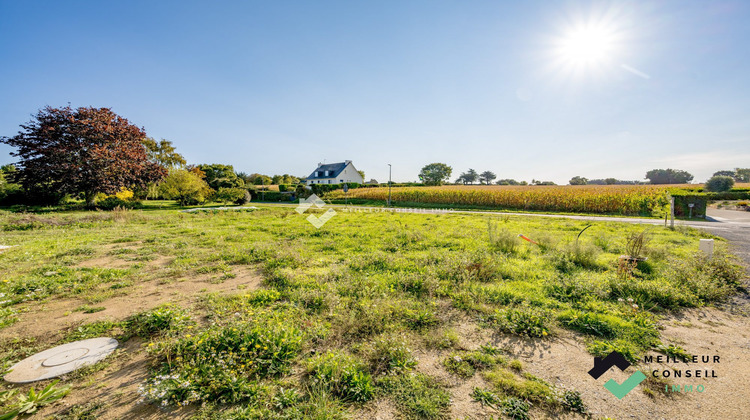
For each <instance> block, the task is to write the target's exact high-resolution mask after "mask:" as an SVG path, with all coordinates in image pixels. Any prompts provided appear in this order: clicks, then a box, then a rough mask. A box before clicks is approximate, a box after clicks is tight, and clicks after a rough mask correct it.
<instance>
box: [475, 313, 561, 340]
mask: <svg viewBox="0 0 750 420" xmlns="http://www.w3.org/2000/svg"><path fill="white" fill-rule="evenodd" d="M488 321H489V323H490V325H494V326H496V327H498V328H499V329H500V330H501V331H503V332H507V333H511V334H517V335H521V336H527V337H545V336H547V335H549V331H550V323H551V317H550V313H549V312H548V311H546V310H543V309H539V308H534V307H530V306H517V307H514V308H505V309H498V310H496V311H495V313H494V314H492V315H490V316H489V317H488Z"/></svg>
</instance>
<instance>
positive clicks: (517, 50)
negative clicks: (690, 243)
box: [0, 0, 750, 183]
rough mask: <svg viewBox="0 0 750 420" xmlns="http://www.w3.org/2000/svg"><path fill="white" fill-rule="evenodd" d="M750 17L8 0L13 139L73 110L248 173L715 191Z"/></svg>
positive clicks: (740, 145)
mask: <svg viewBox="0 0 750 420" xmlns="http://www.w3.org/2000/svg"><path fill="white" fill-rule="evenodd" d="M749 21H750V2H743V1H711V2H705V1H686V0H679V1H678V0H675V1H658V2H653V1H649V2H646V1H644V2H637V1H628V2H576V1H560V2H553V1H525V2H516V1H436V0H429V1H403V0H402V1H369V2H365V1H315V2H314V1H286V0H279V1H237V2H230V1H214V2H208V1H203V2H195V1H175V2H168V1H142V2H141V1H107V2H102V1H96V2H94V1H91V2H85V1H65V2H60V1H54V2H53V1H44V2H43V1H23V2H21V1H15V0H0V59H1V60H2V65H1V66H0V92H2V94H1V95H0V135H4V136H11V135H14V134H15V133H16V132H18V130H19V127H18V125H19V124H21V123H24V122H27V121H28V120H29V119H30V116H31V114H33V113H35V112H36V111H37V110H38V109H40V108H42V107H44V106H46V105H50V106H64V105H66V104H67V103H68V102H70V103H71V105H73V106H95V107H110V108H112V109H113V110H114V111H115V112H116V113H118V114H120V115H122V116H124V117H126V118H128V119H129V120H130V121H131V122H133V123H135V124H136V125H138V126H142V127H144V128H145V129H146V131H147V133H148V134H149V135H150V136H152V137H155V138H166V139H168V140H171V141H173V142H174V144H175V145H176V147H177V150H178V151H179V152H181V153H182V154H183V155H184V156H185V157H186V158H187V160H188V161H189V162H191V163H227V164H232V165H234V167H235V169H236V170H238V171H245V172H261V173H270V174H274V173H279V174H281V173H290V174H296V175H307V174H309V173H310V172H311V171H312V170H313V169H314V168H315V165H316V164H317V163H318V162H321V161H324V160H325V161H327V162H335V161H342V160H345V159H351V160H353V161H354V164H355V166H357V168H358V169H362V170H364V171H365V172H366V177H367V178H368V179H369V178H376V179H377V180H378V181H381V182H383V181H386V180H387V176H388V165H387V164H388V163H392V164H393V178H394V180H397V181H411V180H416V178H417V174H418V173H419V170H420V168H421V167H422V166H424V165H425V164H428V163H431V162H445V163H447V164H449V165H451V166H452V167H453V170H454V175H453V178H455V177H456V176H457V175H458V174H460V172H462V171H465V170H467V169H468V168H473V169H476V170H478V171H480V172H481V171H484V170H492V171H493V172H495V173H496V174H497V175H498V177H499V178H515V179H519V180H521V179H523V180H528V181H530V180H531V179H541V180H553V181H555V182H558V183H566V182H567V180H568V179H570V178H571V177H573V176H575V175H581V176H585V177H588V178H604V177H610V176H611V177H616V178H620V179H642V178H643V176H644V175H645V172H646V171H647V170H649V169H653V168H667V167H672V168H678V169H684V170H687V171H689V172H691V173H693V174H694V175H695V179H696V181H703V180H705V179H706V178H708V177H709V176H710V175H711V174H712V173H713V172H715V171H717V170H720V169H730V168H734V167H738V166H739V167H750V77H749V76H748V75H750V48H748V44H749V43H750V25H747V22H749ZM591 28H595V30H591ZM581 34H583V35H581ZM581 36H583V37H584V38H586V39H585V40H584V41H585V43H584V45H590V44H592V43H593V44H594V47H595V48H597V50H596V53H597V54H596V55H591V54H589V55H585V54H584V56H581V55H576V54H571V52H570V51H571V50H570V46H571V45H572V44H571V43H572V42H573V41H571V40H572V39H578V38H580V37H581ZM576 37H578V38H576ZM602 40H604V41H602ZM575 45H578V44H575ZM576 51H577V50H576ZM582 57H583V58H582ZM10 151H11V149H10V148H8V147H7V146H4V145H0V163H9V162H12V161H13V160H14V158H13V157H11V156H9V154H8V153H9V152H10Z"/></svg>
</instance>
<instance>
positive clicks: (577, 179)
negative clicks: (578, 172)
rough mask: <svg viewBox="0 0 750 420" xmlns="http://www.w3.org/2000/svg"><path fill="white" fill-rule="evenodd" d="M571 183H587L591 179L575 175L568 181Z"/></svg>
mask: <svg viewBox="0 0 750 420" xmlns="http://www.w3.org/2000/svg"><path fill="white" fill-rule="evenodd" d="M568 183H569V184H570V185H586V184H588V183H589V180H588V179H586V178H584V177H582V176H574V177H573V178H570V181H568Z"/></svg>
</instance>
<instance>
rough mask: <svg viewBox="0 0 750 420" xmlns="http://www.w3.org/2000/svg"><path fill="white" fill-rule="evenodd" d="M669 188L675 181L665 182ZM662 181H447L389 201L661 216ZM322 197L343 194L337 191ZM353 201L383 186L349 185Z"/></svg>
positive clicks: (373, 196) (401, 191)
mask: <svg viewBox="0 0 750 420" xmlns="http://www.w3.org/2000/svg"><path fill="white" fill-rule="evenodd" d="M669 187H671V188H674V187H675V186H674V185H671V186H669ZM667 190H668V187H667V186H663V185H580V186H578V185H576V186H570V185H566V186H500V185H498V186H494V185H468V186H467V185H446V186H441V187H398V188H393V189H392V193H391V194H392V201H393V202H394V203H396V204H400V205H415V206H416V205H419V204H429V205H446V206H469V207H485V208H498V209H512V210H537V211H555V212H569V213H607V214H621V215H644V216H646V215H650V216H660V215H663V214H664V211H665V208H666V207H667V204H668V201H667V194H666V193H667ZM326 198H329V199H332V200H339V199H343V198H344V193H343V192H342V191H340V190H337V191H333V192H331V193H329V194H327V195H326ZM348 198H349V199H352V200H366V201H385V200H387V199H388V188H385V187H379V188H357V189H352V190H349V193H348Z"/></svg>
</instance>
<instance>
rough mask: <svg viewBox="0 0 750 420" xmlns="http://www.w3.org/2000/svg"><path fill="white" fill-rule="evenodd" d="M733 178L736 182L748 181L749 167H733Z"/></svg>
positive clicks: (749, 176)
mask: <svg viewBox="0 0 750 420" xmlns="http://www.w3.org/2000/svg"><path fill="white" fill-rule="evenodd" d="M734 179H735V180H736V181H737V182H750V168H735V169H734Z"/></svg>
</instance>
